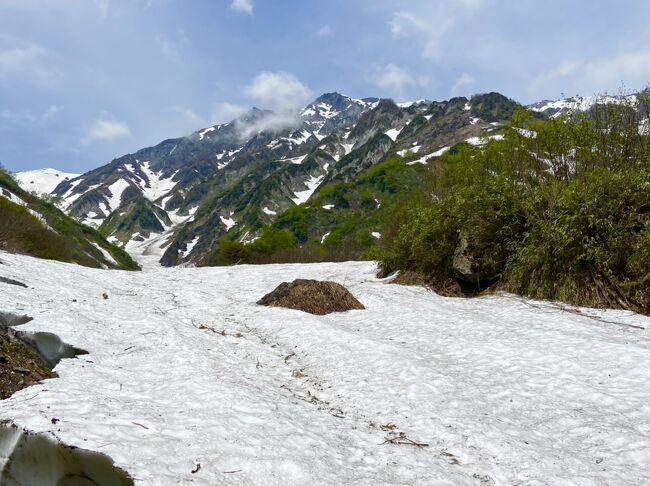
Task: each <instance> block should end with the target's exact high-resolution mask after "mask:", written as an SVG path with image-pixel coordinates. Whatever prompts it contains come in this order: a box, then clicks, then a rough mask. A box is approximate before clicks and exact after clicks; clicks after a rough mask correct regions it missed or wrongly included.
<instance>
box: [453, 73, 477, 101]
mask: <svg viewBox="0 0 650 486" xmlns="http://www.w3.org/2000/svg"><path fill="white" fill-rule="evenodd" d="M475 84H476V79H475V78H474V76H471V75H470V74H467V73H463V74H462V75H461V76H460V77H459V78H458V79H457V80H456V82H455V83H454V85H453V86H452V87H451V95H452V96H458V95H467V94H469V93H468V92H467V91H468V89H469V88H470V86H474V85H475Z"/></svg>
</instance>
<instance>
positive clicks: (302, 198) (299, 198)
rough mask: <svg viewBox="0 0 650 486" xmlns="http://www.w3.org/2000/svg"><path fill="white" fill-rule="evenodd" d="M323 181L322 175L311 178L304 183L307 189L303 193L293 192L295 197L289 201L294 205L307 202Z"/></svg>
mask: <svg viewBox="0 0 650 486" xmlns="http://www.w3.org/2000/svg"><path fill="white" fill-rule="evenodd" d="M323 179H325V176H324V175H319V176H311V177H310V178H309V179H307V180H306V181H305V186H307V189H305V190H304V191H294V196H295V197H293V198H291V200H292V201H293V202H294V203H296V204H302V203H304V202H307V200H308V199H309V198H310V197H311V195H312V194H313V193H314V192H315V191H316V189H317V188H318V186H320V184H321V182H323Z"/></svg>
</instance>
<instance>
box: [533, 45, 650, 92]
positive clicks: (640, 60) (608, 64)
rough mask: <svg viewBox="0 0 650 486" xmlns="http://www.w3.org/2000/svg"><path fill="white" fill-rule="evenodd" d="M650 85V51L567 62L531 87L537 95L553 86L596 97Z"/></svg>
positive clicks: (563, 62)
mask: <svg viewBox="0 0 650 486" xmlns="http://www.w3.org/2000/svg"><path fill="white" fill-rule="evenodd" d="M648 82H650V49H639V50H631V51H628V52H620V53H617V54H613V55H611V56H607V57H600V58H597V59H573V60H564V61H562V62H560V63H559V64H557V65H556V66H554V67H552V68H550V69H548V70H547V71H544V72H542V73H541V74H539V75H538V76H537V77H536V78H535V79H534V80H533V82H532V83H531V85H530V91H531V92H532V93H533V94H535V93H537V92H542V91H545V90H547V89H548V86H549V85H557V86H558V88H559V89H560V90H561V91H563V92H567V93H570V92H571V91H569V90H573V91H574V92H575V93H581V94H594V93H599V92H601V91H603V90H607V89H608V88H609V89H611V88H612V87H619V88H624V87H625V86H624V85H625V84H627V85H629V86H632V87H634V88H643V87H646V86H647V85H648Z"/></svg>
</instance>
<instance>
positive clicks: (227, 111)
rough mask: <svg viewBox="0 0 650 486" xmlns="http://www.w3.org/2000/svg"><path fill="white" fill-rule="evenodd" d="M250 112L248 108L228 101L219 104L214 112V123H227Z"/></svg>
mask: <svg viewBox="0 0 650 486" xmlns="http://www.w3.org/2000/svg"><path fill="white" fill-rule="evenodd" d="M247 111H248V107H247V106H243V105H238V104H236V103H229V102H227V101H225V102H223V103H219V104H218V105H217V106H216V107H215V109H214V110H213V112H212V121H213V122H214V123H226V122H229V121H232V120H234V119H235V118H237V117H239V116H241V115H243V114H244V113H246V112H247Z"/></svg>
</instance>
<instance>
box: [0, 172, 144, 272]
mask: <svg viewBox="0 0 650 486" xmlns="http://www.w3.org/2000/svg"><path fill="white" fill-rule="evenodd" d="M0 249H2V250H5V251H9V252H14V253H23V254H26V255H31V256H36V257H40V258H47V259H52V260H60V261H64V262H73V263H78V264H80V265H84V266H88V267H96V268H99V267H103V268H122V269H125V270H135V269H137V268H138V265H137V264H136V263H135V262H134V261H133V260H132V259H131V257H130V256H129V255H128V254H127V253H126V252H125V251H123V250H122V249H120V248H118V247H116V246H115V245H113V244H111V243H109V242H108V241H106V239H105V238H104V237H103V236H102V235H101V234H99V232H97V231H96V230H94V229H92V228H89V227H87V226H84V225H82V224H80V223H78V222H77V221H75V220H73V219H72V218H70V217H69V216H67V215H66V214H64V213H63V212H61V211H60V210H59V209H57V208H56V207H55V206H54V205H52V204H50V203H47V202H44V201H42V200H41V199H39V198H38V197H36V196H33V195H32V194H29V193H27V192H26V191H24V190H23V189H21V188H20V187H19V186H18V184H17V183H16V182H15V181H14V180H13V179H12V178H11V177H10V176H9V175H8V174H7V173H6V172H4V171H1V170H0Z"/></svg>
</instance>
